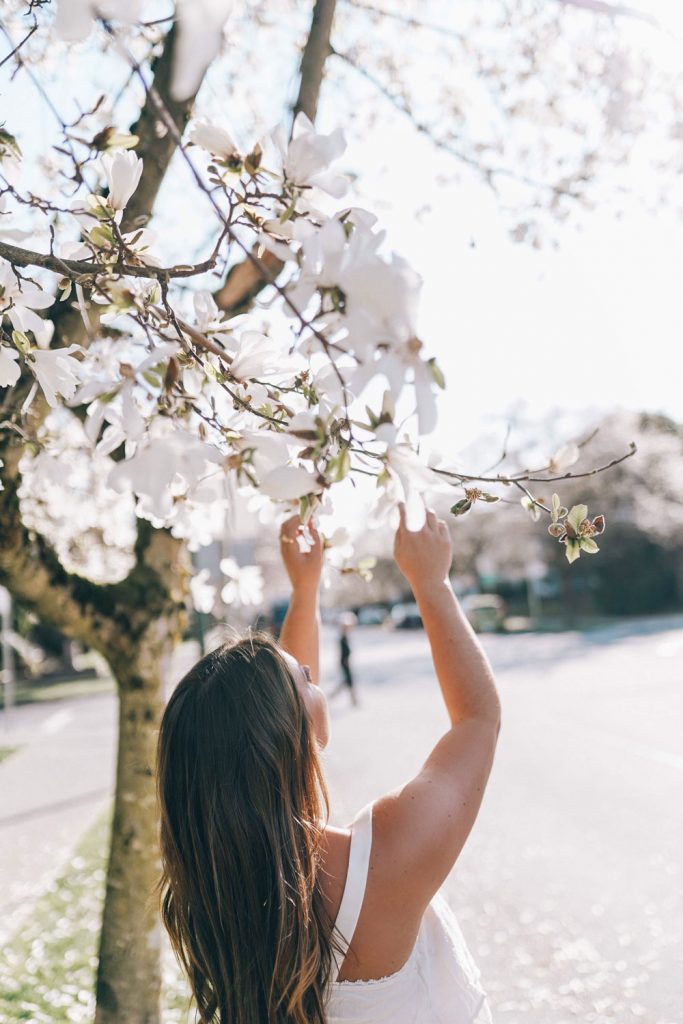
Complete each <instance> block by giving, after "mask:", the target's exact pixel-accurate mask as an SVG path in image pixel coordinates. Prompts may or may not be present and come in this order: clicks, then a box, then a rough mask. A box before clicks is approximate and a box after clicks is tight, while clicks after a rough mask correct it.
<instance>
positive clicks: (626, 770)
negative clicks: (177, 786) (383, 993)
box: [0, 618, 683, 1024]
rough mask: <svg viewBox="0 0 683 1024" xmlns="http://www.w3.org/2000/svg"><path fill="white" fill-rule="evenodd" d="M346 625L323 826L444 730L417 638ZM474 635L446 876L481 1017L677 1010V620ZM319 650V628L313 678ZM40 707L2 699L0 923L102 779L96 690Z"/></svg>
mask: <svg viewBox="0 0 683 1024" xmlns="http://www.w3.org/2000/svg"><path fill="white" fill-rule="evenodd" d="M353 639H354V652H353V659H354V661H353V663H354V667H355V670H356V674H357V677H358V679H359V682H360V684H361V689H360V695H361V706H360V707H359V708H358V709H353V708H351V707H349V706H348V702H347V699H346V695H345V694H342V695H340V696H339V697H337V698H336V699H335V700H334V702H333V704H332V710H333V730H334V731H333V737H332V741H331V743H330V747H329V748H328V751H327V752H326V754H325V763H326V767H327V772H328V777H329V780H330V789H331V795H332V806H333V817H334V819H335V820H336V821H338V822H346V821H348V820H350V818H352V817H353V815H354V814H355V813H356V811H357V810H358V809H359V808H360V807H361V806H363V804H364V803H366V802H367V801H368V800H370V799H372V798H374V797H376V796H378V795H379V794H380V793H382V792H384V791H386V790H388V789H391V788H393V787H395V786H397V785H400V784H401V783H402V782H403V781H404V780H405V779H406V778H408V777H410V775H411V774H412V773H413V772H415V771H416V770H417V769H418V768H419V766H420V764H421V762H422V760H423V759H424V757H425V756H426V754H427V753H428V751H429V749H430V746H431V745H432V744H433V742H434V741H435V740H436V739H437V738H438V736H439V734H440V732H441V730H442V729H443V728H444V727H445V724H446V717H445V713H444V711H443V709H442V706H441V703H440V699H439V694H438V687H437V684H436V682H435V680H434V678H433V675H432V672H431V670H430V663H429V657H428V649H427V645H426V641H425V638H424V635H423V634H422V633H419V632H418V633H393V632H389V633H386V632H383V631H381V630H376V629H371V630H358V631H356V634H355V636H354V638H353ZM486 646H487V649H488V651H489V654H490V656H491V659H492V661H493V664H494V667H495V669H496V674H497V678H498V680H499V685H500V690H501V696H502V700H503V730H502V733H501V739H500V746H499V753H498V757H497V760H496V765H495V768H494V772H493V776H492V779H491V783H490V786H489V790H488V792H487V795H486V798H485V801H484V806H483V808H482V812H481V815H480V817H479V820H478V822H477V824H476V826H475V829H474V832H473V834H472V836H471V837H470V840H469V841H468V844H467V846H466V847H465V850H464V851H463V854H462V856H461V858H460V860H459V862H458V865H457V866H456V869H455V871H454V872H453V874H452V875H451V877H450V878H449V880H448V882H447V884H446V890H447V894H448V896H449V898H450V900H451V902H452V904H453V906H454V907H455V909H456V911H457V913H458V915H459V918H460V922H461V925H462V927H463V931H464V932H465V935H466V937H467V939H468V942H469V944H470V947H471V949H472V952H473V953H474V955H475V957H476V959H477V961H478V963H479V965H480V967H481V970H482V975H483V979H484V983H485V985H486V987H487V989H488V991H489V993H490V996H491V1003H492V1007H493V1010H494V1020H495V1021H496V1022H497V1024H503V1022H504V1024H522V1022H523V1024H570V1022H571V1024H576V1022H577V1021H580V1022H582V1024H629V1022H631V1021H638V1022H643V1024H683V886H682V884H681V875H682V870H683V814H682V811H681V808H682V807H683V800H681V793H682V790H683V785H682V784H683V738H682V736H683V732H682V730H681V724H682V723H683V685H682V682H681V665H682V663H683V619H681V618H678V619H670V620H658V621H651V622H640V623H629V624H624V625H620V626H615V627H611V628H608V629H602V630H599V631H596V632H595V633H592V634H583V635H580V634H573V633H564V634H556V635H519V636H511V637H497V636H496V637H490V638H488V639H487V640H486ZM334 654H335V650H334V638H333V637H330V636H328V642H327V644H326V656H325V662H324V664H325V668H326V672H325V677H326V678H327V679H330V680H334V679H335V677H336V671H335V667H334ZM56 708H57V709H58V710H55V709H54V708H53V709H52V710H51V711H48V712H46V711H45V710H44V709H40V710H38V709H31V708H27V709H19V711H18V712H17V716H19V715H20V713H22V714H23V713H24V712H27V713H32V715H33V720H32V722H29V721H28V717H27V718H26V719H24V718H21V719H20V720H18V721H17V722H16V725H17V728H18V729H21V728H23V729H24V738H25V742H26V746H25V747H24V749H23V750H22V751H20V752H19V753H17V754H15V755H13V756H12V757H11V758H9V759H8V760H7V761H6V762H5V763H4V764H3V765H2V766H0V799H1V801H2V803H1V805H0V806H1V808H2V810H1V812H0V837H1V840H2V849H3V851H6V850H7V849H8V848H9V847H12V848H15V847H17V844H18V845H19V846H20V847H21V848H22V849H24V851H27V850H28V851H31V850H32V851H33V852H32V853H30V856H29V857H28V860H25V859H21V858H18V857H16V856H15V857H14V858H13V856H12V854H8V853H7V852H3V854H2V856H1V857H0V894H2V895H1V896H0V918H2V917H3V915H4V911H3V907H4V905H5V904H6V903H7V902H8V899H10V900H11V898H13V899H14V900H15V902H16V899H17V894H18V893H23V894H24V900H25V901H26V900H27V899H28V897H29V896H30V894H31V893H32V892H35V891H36V890H37V889H38V888H39V886H40V884H41V882H42V884H44V881H45V878H46V877H47V875H48V874H49V871H50V869H51V868H50V866H51V865H53V866H55V865H56V864H57V862H58V861H59V860H60V859H63V857H64V856H66V854H67V853H68V850H67V845H68V842H69V841H70V842H72V843H73V841H74V835H75V834H76V833H78V831H79V830H82V829H84V828H85V827H87V823H88V821H89V820H91V819H92V816H93V814H94V813H95V812H96V809H97V807H99V806H101V804H102V800H103V799H104V797H103V793H104V792H105V791H106V790H107V789H108V787H109V786H110V784H111V766H112V764H113V759H112V758H113V743H112V733H113V726H114V718H115V707H114V703H113V701H112V700H110V699H107V698H90V699H89V700H83V701H78V702H68V704H67V703H62V704H60V705H57V706H56ZM62 712H67V714H69V715H71V717H70V718H69V719H68V721H66V722H65V721H64V718H63V717H62V719H57V720H56V721H55V719H54V718H52V724H51V725H48V726H46V725H45V722H46V721H47V722H49V721H50V717H49V716H50V715H55V714H57V715H59V714H61V713H62ZM41 730H42V731H41ZM45 730H47V732H46V731H45ZM4 742H8V740H7V739H5V740H4ZM46 749H47V750H48V752H49V757H48V756H45V754H44V751H45V750H46ZM39 752H42V753H39ZM76 762H78V763H79V765H80V767H79V769H78V770H76V769H75V763H76ZM34 764H35V765H37V767H34V768H32V765H34ZM58 766H61V767H60V768H59V769H58ZM52 769H54V771H55V772H57V771H58V770H59V771H61V772H62V776H61V783H62V784H61V788H60V781H59V778H58V777H55V778H54V779H52V780H51V781H50V786H51V788H50V790H49V792H45V791H43V788H42V787H43V783H44V781H45V779H43V778H42V775H44V774H45V773H46V772H49V771H51V770H52ZM69 779H71V783H69V781H68V780H69ZM69 785H71V789H69ZM79 787H80V788H79ZM98 793H99V795H98ZM39 797H40V799H39ZM69 797H74V798H75V802H72V803H68V802H67V801H68V799H69ZM41 801H42V802H41ZM51 801H52V802H54V806H53V808H52V810H50V811H48V810H47V809H46V805H47V804H49V803H50V802H51ZM79 801H80V802H79ZM60 802H61V804H62V807H61V808H60V807H58V806H57V805H58V804H59V803H60ZM76 808H80V811H79V814H76V812H75V809H76ZM27 812H28V813H27ZM22 815H23V817H22ZM69 815H71V817H69ZM76 819H77V820H76ZM69 833H71V835H70V840H69V838H68V834H69ZM44 845H45V846H46V847H47V848H48V850H50V849H51V853H50V855H49V856H48V857H47V858H46V857H45V856H44V855H43V852H42V851H43V846H44ZM13 860H14V863H13ZM31 863H32V869H31V868H30V865H31ZM22 865H23V867H22ZM26 865H29V867H27V866H26ZM31 870H32V871H33V883H32V882H31ZM17 872H18V873H19V876H21V877H20V883H21V884H20V885H19V886H18V887H17ZM22 872H23V874H22ZM8 891H9V892H14V897H7V895H6V894H7V892H8Z"/></svg>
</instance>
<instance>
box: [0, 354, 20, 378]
mask: <svg viewBox="0 0 683 1024" xmlns="http://www.w3.org/2000/svg"><path fill="white" fill-rule="evenodd" d="M18 359H19V353H18V352H17V350H16V349H14V348H10V347H9V345H0V388H11V387H12V385H13V384H16V382H17V381H18V380H19V378H20V377H21V367H20V365H19V363H18V362H17V360H18Z"/></svg>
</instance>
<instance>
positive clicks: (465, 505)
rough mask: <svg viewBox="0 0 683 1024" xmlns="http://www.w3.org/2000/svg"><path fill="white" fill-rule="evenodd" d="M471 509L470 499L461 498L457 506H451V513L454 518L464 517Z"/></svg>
mask: <svg viewBox="0 0 683 1024" xmlns="http://www.w3.org/2000/svg"><path fill="white" fill-rule="evenodd" d="M471 508H472V502H471V501H470V500H469V499H468V498H461V499H460V501H456V503H455V505H451V512H452V513H453V515H454V516H464V515H465V513H466V512H469V510H470V509H471Z"/></svg>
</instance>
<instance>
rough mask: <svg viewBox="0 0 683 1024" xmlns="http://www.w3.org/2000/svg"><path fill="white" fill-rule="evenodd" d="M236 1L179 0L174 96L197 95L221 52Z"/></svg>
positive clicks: (181, 98) (172, 90)
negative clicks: (224, 34) (225, 31)
mask: <svg viewBox="0 0 683 1024" xmlns="http://www.w3.org/2000/svg"><path fill="white" fill-rule="evenodd" d="M233 5H234V0H176V17H177V19H178V28H179V35H178V42H177V44H176V50H175V54H174V60H173V76H172V79H171V95H172V97H173V99H174V100H178V101H180V102H182V101H184V100H188V99H189V98H190V97H191V96H194V94H195V93H196V91H197V89H198V88H199V86H200V85H201V82H202V78H203V77H204V72H205V71H206V69H207V68H208V67H209V65H210V64H211V62H212V61H213V60H214V58H215V57H217V56H218V54H219V53H220V49H221V45H222V43H223V29H224V26H225V22H226V21H227V18H228V15H229V14H230V11H231V9H232V7H233Z"/></svg>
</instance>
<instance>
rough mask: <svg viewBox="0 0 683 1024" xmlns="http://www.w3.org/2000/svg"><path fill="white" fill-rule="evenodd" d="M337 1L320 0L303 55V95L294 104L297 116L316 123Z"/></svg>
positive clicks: (317, 1)
mask: <svg viewBox="0 0 683 1024" xmlns="http://www.w3.org/2000/svg"><path fill="white" fill-rule="evenodd" d="M336 6H337V0H316V3H315V7H314V8H313V18H312V20H311V28H310V30H309V33H308V39H307V40H306V45H305V46H304V50H303V53H302V55H301V68H300V74H301V80H300V82H299V95H298V96H297V100H296V103H295V104H294V116H295V117H296V115H297V114H298V113H299V112H300V111H303V113H304V114H305V115H306V117H308V118H309V120H311V121H315V116H316V114H317V112H318V99H319V98H320V87H321V85H322V81H323V74H324V72H325V61H326V60H327V58H328V56H329V54H330V38H331V35H332V22H333V21H334V12H335V8H336Z"/></svg>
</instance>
